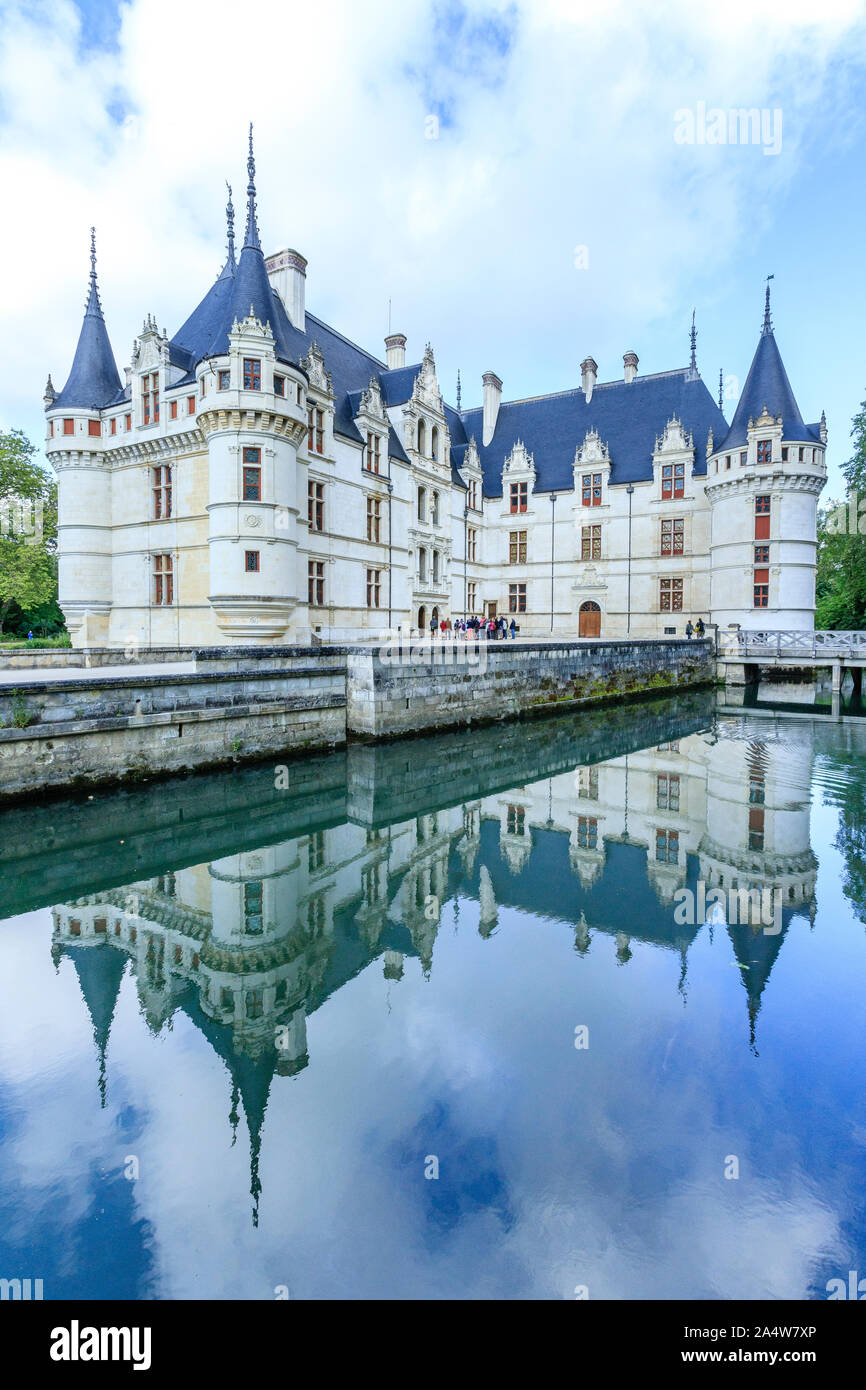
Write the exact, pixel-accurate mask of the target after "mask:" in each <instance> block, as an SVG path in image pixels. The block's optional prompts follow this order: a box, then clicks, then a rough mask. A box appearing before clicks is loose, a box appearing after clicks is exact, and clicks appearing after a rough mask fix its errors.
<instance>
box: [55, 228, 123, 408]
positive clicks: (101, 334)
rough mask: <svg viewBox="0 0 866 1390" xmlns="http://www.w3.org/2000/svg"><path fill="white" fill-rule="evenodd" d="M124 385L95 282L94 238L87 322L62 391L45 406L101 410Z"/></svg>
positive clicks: (83, 327) (79, 336)
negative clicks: (121, 381)
mask: <svg viewBox="0 0 866 1390" xmlns="http://www.w3.org/2000/svg"><path fill="white" fill-rule="evenodd" d="M91 238H92V233H91ZM121 389H122V388H121V383H120V374H119V372H118V370H117V363H116V362H115V360H114V353H113V352H112V350H111V343H110V342H109V340H108V329H107V328H106V327H105V319H104V318H103V317H102V305H101V304H100V302H99V289H98V287H97V283H96V247H95V244H94V242H93V240H92V239H91V248H90V291H89V294H88V296H87V305H86V308H85V310H84V322H83V323H82V325H81V332H80V333H79V335H78V346H77V347H76V349H75V356H74V358H73V359H72V370H71V372H70V373H69V379H68V380H67V382H66V385H65V386H64V388H63V390H62V391H61V392H60V395H59V396H55V398H54V400H53V401H52V402H51V403H50V404H49V405H48V406H47V407H46V409H50V410H56V409H57V408H58V407H59V406H67V407H73V406H77V407H79V408H83V409H86V410H99V409H100V408H101V407H102V406H104V405H107V404H108V402H109V401H111V400H114V399H115V398H116V397H117V396H118V394H119V393H121Z"/></svg>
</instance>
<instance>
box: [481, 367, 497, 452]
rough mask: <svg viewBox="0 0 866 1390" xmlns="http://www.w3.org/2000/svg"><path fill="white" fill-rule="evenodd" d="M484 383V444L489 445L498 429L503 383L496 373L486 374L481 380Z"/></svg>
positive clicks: (482, 440)
mask: <svg viewBox="0 0 866 1390" xmlns="http://www.w3.org/2000/svg"><path fill="white" fill-rule="evenodd" d="M481 380H482V382H483V383H484V414H483V417H482V434H481V442H482V444H485V445H487V444H489V443H490V441H491V439H492V438H493V431H494V430H495V429H496V420H497V417H498V415H499V404H500V402H501V400H502V382H501V381H500V380H499V377H498V376H497V375H496V373H495V372H485V373H484V375H483V377H482V378H481Z"/></svg>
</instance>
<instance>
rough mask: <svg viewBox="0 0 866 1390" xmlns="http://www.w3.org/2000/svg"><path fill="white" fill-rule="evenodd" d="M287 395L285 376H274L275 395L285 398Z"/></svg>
mask: <svg viewBox="0 0 866 1390" xmlns="http://www.w3.org/2000/svg"><path fill="white" fill-rule="evenodd" d="M285 394H286V378H285V377H284V376H276V375H275V376H274V395H275V396H284V395H285Z"/></svg>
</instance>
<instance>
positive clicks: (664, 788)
mask: <svg viewBox="0 0 866 1390" xmlns="http://www.w3.org/2000/svg"><path fill="white" fill-rule="evenodd" d="M656 806H657V807H658V808H659V810H660V811H678V810H679V809H680V779H679V776H678V775H676V774H674V773H669V772H660V773H659V774H658V776H657V777H656Z"/></svg>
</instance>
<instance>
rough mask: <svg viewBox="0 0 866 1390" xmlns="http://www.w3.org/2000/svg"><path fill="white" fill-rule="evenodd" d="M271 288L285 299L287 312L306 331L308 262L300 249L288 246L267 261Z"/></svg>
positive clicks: (302, 331) (294, 322)
mask: <svg viewBox="0 0 866 1390" xmlns="http://www.w3.org/2000/svg"><path fill="white" fill-rule="evenodd" d="M265 267H266V269H267V272H268V279H269V280H270V282H271V288H272V289H274V290H276V292H277V294H278V295H279V296H280V299H281V300H282V301H283V305H284V307H285V310H286V313H287V314H288V316H289V318H290V319H291V321H292V324H293V325H294V327H295V328H297V329H298V331H299V332H300V333H306V331H307V329H306V311H305V304H304V301H305V298H306V284H307V262H306V260H305V259H304V257H303V256H302V255H301V253H300V251H293V250H292V249H291V248H287V249H286V250H285V251H278V252H277V254H276V255H275V256H268V258H267V260H266V261H265Z"/></svg>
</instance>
